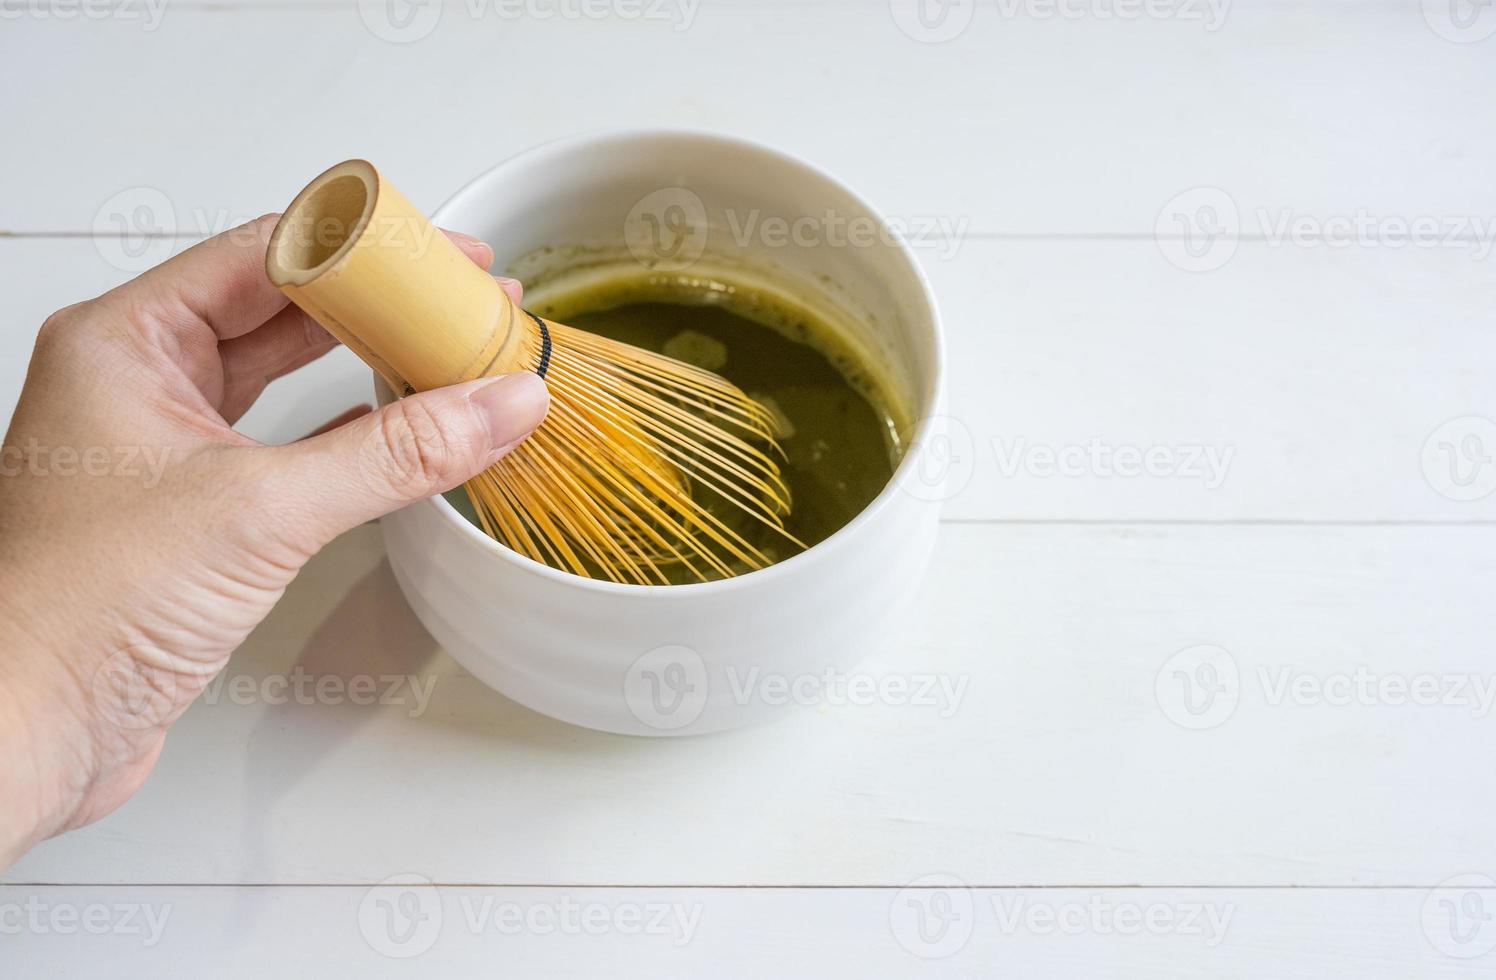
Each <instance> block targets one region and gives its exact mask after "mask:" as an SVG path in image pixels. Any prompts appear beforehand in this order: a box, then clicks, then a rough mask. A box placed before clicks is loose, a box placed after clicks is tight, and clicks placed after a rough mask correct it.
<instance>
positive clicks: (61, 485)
mask: <svg viewBox="0 0 1496 980" xmlns="http://www.w3.org/2000/svg"><path fill="white" fill-rule="evenodd" d="M275 218H276V216H275V215H267V216H265V217H263V218H260V219H258V220H256V221H253V222H250V223H249V224H247V225H244V226H242V227H240V228H236V229H234V230H232V231H230V232H228V233H226V234H224V235H220V236H218V237H217V238H214V239H211V240H209V241H206V242H204V243H202V244H200V245H197V246H196V247H194V248H192V249H190V250H188V251H186V252H184V253H183V254H182V255H180V256H177V257H176V258H173V259H172V260H170V261H169V262H166V263H165V264H163V265H161V266H159V267H157V268H155V269H152V270H151V271H150V272H147V273H146V274H144V275H142V276H141V277H140V278H138V279H136V280H134V281H132V282H129V283H126V284H125V285H123V286H120V287H119V288H118V289H115V290H112V291H111V292H108V293H106V294H104V295H103V296H101V297H99V298H98V299H95V300H91V301H89V302H87V303H81V304H79V305H77V306H70V307H68V308H67V309H64V310H62V311H60V312H58V313H56V314H54V315H53V316H52V317H50V318H49V319H48V320H47V322H46V324H44V325H43V327H42V329H41V333H40V335H39V336H38V338H37V343H36V350H35V352H34V354H33V356H32V360H31V365H30V370H29V373H28V375H27V378H26V384H25V387H24V388H23V390H22V392H21V398H20V403H19V404H18V405H17V406H16V411H15V416H14V418H13V420H12V423H11V427H10V432H9V434H7V436H6V438H5V443H4V447H3V452H0V628H3V630H4V636H5V643H4V645H3V647H0V678H3V680H0V749H3V752H0V868H4V867H5V866H7V865H8V864H10V863H11V862H12V861H13V860H14V859H15V858H16V857H18V856H19V855H20V854H21V853H22V852H24V850H25V849H26V848H27V847H29V846H30V845H32V844H34V843H35V842H36V841H38V840H40V839H42V838H45V837H48V836H51V835H53V834H56V833H60V832H62V831H64V830H68V829H71V828H74V827H79V826H82V825H83V824H86V823H89V822H90V821H93V820H97V819H98V818H100V817H102V816H103V815H105V814H107V813H109V812H110V811H111V810H113V809H114V808H115V807H117V806H118V805H119V804H120V803H122V802H123V801H124V800H126V799H127V798H128V797H129V796H130V795H131V794H132V793H133V792H134V791H135V790H136V789H137V788H139V786H140V784H141V783H142V782H143V781H144V779H145V777H146V776H147V774H148V773H149V772H150V770H151V767H152V766H153V765H154V763H155V761H156V758H157V756H158V755H159V754H160V752H161V747H162V744H163V742H164V740H165V735H166V729H167V726H168V725H170V724H171V722H172V721H174V720H175V719H176V718H177V717H178V716H179V715H181V713H182V712H183V711H184V710H186V708H187V706H188V705H189V704H190V703H191V702H192V701H193V699H194V698H196V697H197V695H198V694H199V693H201V691H202V690H203V688H204V687H205V686H206V685H207V683H208V682H209V681H210V680H211V679H212V678H213V676H214V675H216V674H217V673H218V672H219V670H221V669H222V668H223V666H224V664H225V662H226V661H227V660H228V656H229V654H230V653H231V652H232V651H233V650H234V648H235V647H237V646H238V645H239V644H240V643H241V642H242V641H243V640H244V638H245V636H246V635H247V634H248V633H249V631H250V630H251V629H252V628H253V627H254V626H255V625H256V624H257V623H259V621H260V620H261V619H263V618H264V616H265V615H266V613H267V612H269V610H270V608H271V606H273V605H274V604H275V602H276V600H277V599H278V598H279V597H280V595H281V593H282V592H283V591H284V590H285V588H286V586H287V584H289V583H290V581H291V579H292V578H294V577H295V575H296V573H297V570H298V569H300V568H301V566H302V565H303V564H304V563H305V562H306V561H307V559H308V558H310V557H311V556H312V555H313V554H314V553H316V552H317V551H318V549H320V548H321V547H322V546H323V545H325V544H327V543H328V542H329V541H331V540H332V539H333V538H334V537H336V536H337V535H339V534H341V533H342V532H343V531H346V530H348V529H349V528H351V527H354V526H356V525H358V524H360V523H363V522H364V521H368V520H371V519H373V518H375V517H378V516H380V515H381V514H384V513H386V512H388V511H391V510H395V509H397V508H399V507H401V506H404V505H405V504H407V503H410V502H412V501H415V500H419V499H421V498H423V497H428V496H430V495H432V494H434V493H439V492H442V491H445V490H448V489H451V488H452V487H454V486H456V485H458V484H460V483H462V482H463V481H464V480H466V479H468V478H469V477H471V476H473V475H475V474H476V473H478V472H479V471H481V470H482V469H484V468H485V467H487V466H489V465H490V464H492V463H493V462H495V461H496V460H497V459H499V458H500V457H501V456H503V455H504V453H506V452H507V451H508V450H509V449H510V448H511V447H512V446H514V445H515V444H516V443H517V442H518V441H519V440H521V439H523V438H524V437H525V436H526V435H528V434H529V432H530V431H531V430H532V429H533V428H534V427H535V426H536V425H538V424H539V423H540V421H541V419H542V418H544V417H545V413H546V408H547V404H548V400H547V395H546V391H545V385H544V384H543V383H542V382H541V381H540V379H539V378H537V377H535V376H534V375H533V374H515V375H509V376H507V377H502V378H498V379H486V380H482V381H475V382H470V383H467V384H461V385H453V386H452V387H450V388H443V389H439V390H436V391H429V392H425V393H423V394H419V395H413V396H411V397H408V398H405V399H402V400H400V401H398V402H396V403H394V404H392V405H389V406H387V407H386V408H384V409H381V410H380V411H377V412H372V413H370V412H369V411H368V409H367V407H364V408H361V409H356V410H354V411H353V412H350V413H348V414H346V415H344V416H343V417H341V418H339V419H336V420H334V421H333V422H332V423H329V426H328V427H327V428H326V429H324V430H320V431H319V433H317V434H314V435H312V436H310V437H308V438H306V439H303V440H302V441H300V442H297V443H293V444H291V445H288V446H279V447H276V446H265V445H261V444H260V443H257V442H255V441H254V440H252V439H249V438H246V437H245V436H242V435H240V434H239V433H237V432H235V431H234V430H233V429H232V428H230V426H231V425H232V424H233V423H234V422H235V421H237V420H238V418H239V417H240V416H241V415H243V414H244V412H245V411H246V410H248V408H249V407H250V405H251V404H253V403H254V401H255V399H256V398H257V397H259V394H260V392H261V391H263V390H264V388H265V386H266V384H268V383H269V382H270V381H272V380H274V379H275V378H278V377H280V376H281V375H283V374H286V373H287V372H289V371H294V370H295V369H296V368H298V367H301V366H302V365H304V364H307V363H308V362H310V361H312V360H315V359H316V358H318V357H320V356H322V355H323V354H325V353H327V352H328V351H329V350H331V349H332V348H333V347H334V346H336V341H334V340H333V339H332V338H331V337H330V336H329V335H328V334H327V333H326V332H325V331H323V329H322V328H321V327H319V326H318V325H317V324H316V323H315V322H313V321H312V320H311V319H310V318H309V317H307V316H306V315H305V314H303V313H302V312H301V311H300V310H299V309H297V308H296V307H294V306H289V305H288V304H287V301H286V299H285V297H284V296H283V295H282V294H281V293H280V292H279V291H277V290H276V289H275V288H274V287H272V286H271V285H270V283H269V281H268V280H267V279H266V276H265V271H264V266H265V248H266V243H267V241H268V240H269V237H270V231H271V229H272V228H273V227H274V224H275ZM451 237H452V238H453V240H454V241H456V242H457V244H458V246H459V247H461V248H462V250H463V251H464V252H465V253H466V254H467V255H468V256H469V257H470V258H472V259H473V261H474V262H476V263H478V264H479V265H480V266H484V267H487V265H488V264H489V263H490V262H491V261H492V259H493V254H492V252H491V251H490V249H489V248H488V246H486V245H484V244H482V243H481V242H478V241H476V240H474V239H469V238H466V237H465V236H458V235H452V236H451ZM501 283H503V284H504V287H505V289H506V290H508V291H510V294H511V295H512V296H514V298H515V299H516V301H517V300H518V299H519V284H518V283H515V282H512V281H509V280H501Z"/></svg>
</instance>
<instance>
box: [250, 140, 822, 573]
mask: <svg viewBox="0 0 1496 980" xmlns="http://www.w3.org/2000/svg"><path fill="white" fill-rule="evenodd" d="M266 269H267V271H268V273H269V275H270V281H271V282H273V283H275V285H276V286H278V287H280V288H281V289H282V290H283V291H284V292H285V293H286V295H288V296H289V297H290V298H291V299H292V301H294V302H295V303H296V304H297V305H298V306H300V307H301V308H302V309H304V310H306V311H307V313H309V314H310V315H311V316H312V317H314V318H315V319H316V320H317V322H319V323H321V324H322V325H323V326H324V327H326V328H327V330H328V331H329V332H331V333H332V334H333V335H334V336H336V337H337V338H338V339H339V340H341V341H342V342H343V343H344V344H345V345H347V346H348V347H349V348H350V349H351V350H353V351H354V352H355V353H356V354H358V356H359V357H361V358H362V359H363V360H364V361H366V362H367V363H368V364H369V365H370V366H371V367H373V368H374V369H375V370H376V371H378V372H379V374H380V375H381V376H382V377H384V379H385V380H386V381H387V382H388V383H389V385H390V387H391V388H392V389H393V390H394V391H395V392H396V393H397V394H401V395H404V394H409V393H411V392H414V391H424V390H426V389H428V388H434V387H439V386H442V385H448V384H455V383H457V382H461V381H470V380H473V379H476V378H480V377H485V376H489V375H496V374H507V373H510V372H515V371H536V372H538V373H539V374H541V376H542V377H544V378H545V379H546V382H547V385H548V387H549V388H550V392H551V409H550V414H549V416H548V417H547V418H546V420H545V422H543V423H542V424H541V426H540V428H539V429H537V430H536V431H535V432H534V434H532V435H531V436H530V437H529V438H528V439H527V440H525V441H524V442H523V443H521V444H520V445H519V446H518V447H517V448H516V449H514V450H513V451H512V452H510V453H509V454H508V455H507V456H505V457H504V459H502V460H500V461H499V462H498V463H497V464H495V465H494V466H492V467H490V468H489V469H487V470H485V471H484V472H483V473H481V474H479V475H478V476H477V477H475V478H474V479H472V480H471V481H469V482H468V483H467V485H466V490H467V493H468V496H469V498H470V499H471V500H472V502H473V507H474V509H475V510H476V511H477V514H478V520H479V522H480V523H481V524H482V526H483V529H484V530H485V531H487V532H488V534H489V535H491V536H492V537H494V538H495V539H497V540H499V541H501V542H503V543H504V544H506V545H508V546H509V547H510V548H512V549H514V550H515V551H517V552H519V553H520V554H522V555H526V556H528V557H530V558H533V559H535V560H536V561H540V562H544V563H546V564H549V565H552V566H554V567H556V568H561V569H564V570H567V571H570V572H574V573H576V574H578V575H585V576H588V577H591V578H603V579H609V580H611V581H615V582H635V583H640V584H648V583H656V582H657V583H664V582H666V581H668V577H667V574H666V572H667V569H668V568H670V567H671V566H679V567H683V568H684V569H686V570H687V572H688V574H689V575H691V576H693V577H695V578H697V579H700V580H703V581H704V580H706V579H708V578H711V577H714V576H730V575H733V574H735V573H737V572H740V571H747V570H751V569H755V568H761V567H763V566H765V565H767V564H769V561H770V559H769V558H768V557H767V556H765V555H764V554H763V553H762V552H761V551H760V550H759V549H758V548H756V547H754V546H753V545H752V544H750V543H749V542H748V540H747V539H746V538H745V537H744V536H743V534H742V533H741V532H739V531H737V530H734V528H733V527H732V526H730V525H729V524H728V523H727V522H726V521H724V520H723V519H722V516H721V515H719V514H718V513H714V512H713V510H710V509H708V507H707V506H706V505H705V504H704V502H703V501H704V500H713V499H714V500H716V501H718V509H721V508H723V507H725V508H727V510H729V511H741V512H742V513H744V514H746V515H748V516H749V517H750V518H752V520H753V521H756V522H760V523H762V524H765V525H768V526H769V527H771V528H773V529H775V530H776V531H777V532H778V533H779V534H780V535H782V536H783V537H784V539H785V540H787V541H789V542H791V543H793V544H796V545H799V542H798V541H796V540H795V539H794V537H792V536H791V535H790V534H789V533H788V532H787V531H786V530H785V528H784V521H783V517H784V515H785V514H787V513H788V512H789V507H790V497H789V491H788V488H787V487H786V486H785V483H784V480H783V478H782V477H781V476H780V473H779V468H778V466H777V465H776V464H775V462H774V459H773V458H772V457H771V455H770V453H777V452H779V449H778V445H777V444H776V443H775V441H774V436H775V434H776V428H777V427H776V424H775V421H774V418H773V416H772V415H771V414H770V413H769V412H768V411H767V410H765V409H764V408H763V406H761V405H759V404H758V403H757V402H755V401H753V400H752V399H750V398H749V397H748V396H747V395H746V394H744V393H743V392H742V391H741V390H739V389H738V388H737V387H735V386H734V385H732V384H730V383H729V382H727V381H725V380H724V379H722V378H720V377H718V376H717V375H715V374H712V373H710V372H708V371H704V370H701V369H700V368H697V367H693V366H692V365H689V364H685V363H683V362H681V361H677V360H674V359H672V358H668V357H664V356H661V355H658V354H653V353H650V352H648V351H644V350H640V349H639V348H636V347H631V346H629V345H627V344H621V343H617V342H615V341H612V340H608V339H606V338H603V337H599V336H596V335H594V334H589V333H587V332H585V331H582V330H577V329H574V328H572V327H567V326H563V325H561V324H558V323H552V322H550V321H548V320H542V319H541V318H539V317H536V316H534V315H533V314H530V313H527V312H526V311H524V310H522V309H520V308H519V307H518V306H516V305H515V304H514V303H513V302H512V301H511V300H510V299H509V297H508V296H507V295H506V294H505V293H504V291H503V290H502V289H500V288H499V286H498V284H497V283H495V282H494V280H493V279H492V278H491V277H490V276H489V275H488V274H487V273H485V272H484V271H483V270H481V269H479V268H478V267H477V266H475V265H474V264H473V263H472V262H471V261H469V260H468V258H467V257H466V256H464V255H463V254H462V253H461V252H460V251H459V250H458V249H457V247H456V246H455V245H453V244H452V243H451V242H450V241H449V240H448V239H447V237H446V236H445V235H443V234H441V233H440V232H438V231H436V230H435V229H434V228H433V227H432V226H431V224H430V222H428V221H427V220H426V218H425V216H424V215H422V214H421V213H420V212H419V211H417V210H416V209H415V207H414V206H413V205H411V203H410V202H409V201H407V200H406V199H405V197H404V196H403V195H401V194H400V192H399V191H397V190H396V189H395V188H394V187H392V186H391V185H390V184H389V182H388V181H386V180H384V179H383V177H381V175H380V174H379V172H378V171H377V170H375V168H374V167H373V166H372V165H371V164H369V163H367V162H365V161H363V160H349V161H347V162H345V163H340V164H338V165H337V166H335V167H333V168H331V169H330V170H328V171H326V172H325V173H323V174H322V175H321V176H319V177H318V178H317V179H316V180H314V181H312V182H311V183H310V184H309V185H307V187H306V189H304V190H303V191H302V192H301V193H300V194H298V195H297V197H296V199H295V200H294V201H292V202H291V205H290V207H288V208H287V209H286V211H285V214H284V215H282V217H281V220H280V222H279V224H277V225H276V228H275V231H274V233H273V234H272V236H271V239H270V249H269V252H268V254H267V256H266ZM703 491H704V492H703Z"/></svg>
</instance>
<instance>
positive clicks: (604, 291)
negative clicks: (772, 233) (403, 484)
mask: <svg viewBox="0 0 1496 980" xmlns="http://www.w3.org/2000/svg"><path fill="white" fill-rule="evenodd" d="M749 296H750V294H749V293H748V291H746V290H745V291H742V292H741V293H740V292H739V290H737V289H736V288H735V287H734V286H732V285H731V284H728V283H724V282H720V281H716V280H705V279H701V278H696V277H691V278H662V277H659V276H652V275H649V274H645V273H641V274H639V275H637V276H634V277H627V276H624V277H615V278H611V279H606V280H604V281H601V282H598V281H592V282H589V283H587V284H586V285H578V286H576V287H574V288H571V289H566V288H542V289H538V290H536V291H535V293H534V295H533V296H531V297H527V303H526V306H527V307H528V308H529V309H531V310H532V311H533V312H535V313H537V314H539V315H541V316H544V317H546V318H548V319H552V320H555V321H558V322H561V323H567V324H570V325H571V326H574V327H578V328H580V329H582V330H587V331H590V332H592V333H595V334H599V335H601V336H604V337H608V338H611V339H614V340H618V341H622V342H624V343H627V344H632V345H634V346H636V347H642V348H645V349H646V350H651V351H655V352H658V353H662V354H665V355H667V356H669V357H674V358H677V359H679V360H682V361H686V362H687V363H690V364H694V365H696V366H698V367H701V368H704V369H706V370H708V371H712V372H715V373H717V374H720V375H721V376H723V377H724V378H726V379H727V380H729V381H731V382H733V383H734V384H736V385H737V386H738V387H739V388H741V389H743V391H745V392H747V393H748V395H749V396H750V397H752V398H753V399H755V400H756V401H758V402H759V403H761V404H762V405H763V406H764V407H765V408H767V409H768V410H769V411H770V412H771V413H772V414H774V415H775V416H776V417H777V419H778V421H779V425H780V434H779V445H780V447H781V448H782V449H783V450H784V454H785V458H784V459H783V460H782V461H781V463H780V465H781V469H782V472H783V475H784V479H785V482H786V483H787V484H788V486H789V491H790V503H791V509H790V513H789V514H788V515H787V516H786V517H785V530H787V531H788V532H789V533H790V534H792V535H794V537H796V538H798V539H799V540H800V541H802V542H803V543H804V544H805V545H806V546H807V547H809V546H811V545H814V544H816V543H817V542H819V541H822V540H825V539H826V538H827V537H829V536H830V535H831V534H832V533H834V532H835V531H837V530H838V529H840V528H841V527H843V526H845V525H846V524H847V523H848V522H849V521H851V520H852V518H854V517H856V516H857V514H858V513H860V512H861V511H862V509H863V508H864V507H866V506H867V505H868V504H869V503H870V502H871V501H872V500H873V498H874V497H876V496H877V495H878V494H879V493H880V492H881V491H882V490H883V488H884V486H886V485H887V483H888V480H889V477H890V476H891V475H892V473H893V468H894V465H895V463H896V462H897V456H898V453H899V450H900V446H899V444H898V426H897V425H896V424H895V422H894V420H893V419H892V417H891V415H890V413H889V412H888V411H887V410H885V409H884V408H883V407H882V406H883V405H885V404H887V402H886V401H885V399H884V398H883V397H882V396H881V393H880V391H879V385H878V383H877V381H876V380H875V377H874V373H873V372H872V371H870V370H868V368H867V366H866V365H861V364H856V363H853V362H852V359H851V357H849V356H848V355H847V354H846V353H845V347H844V345H840V344H838V343H837V342H836V338H835V337H834V336H833V335H832V333H831V328H830V327H828V326H826V325H825V324H824V323H821V322H819V321H818V319H817V318H816V317H814V316H813V315H811V314H809V313H808V312H807V311H804V310H801V309H791V308H788V307H786V306H784V305H780V304H770V303H767V302H765V301H764V299H763V297H762V296H761V295H760V294H757V293H753V294H751V296H752V299H751V301H750V299H749ZM448 499H449V500H450V501H451V502H452V503H453V504H454V505H456V506H457V507H458V509H459V510H460V511H461V512H462V513H463V514H464V515H466V516H467V517H468V518H469V519H470V520H471V519H472V510H471V508H470V506H469V504H468V501H467V499H466V494H465V493H464V492H463V491H462V490H460V489H459V490H456V491H453V492H452V493H451V494H449V495H448ZM701 502H702V503H703V504H705V505H706V506H708V508H709V509H711V510H712V512H713V513H714V514H717V515H718V516H719V517H721V518H722V519H723V520H725V521H727V522H728V523H730V524H731V525H732V526H733V528H734V530H737V531H738V532H739V533H741V534H743V535H744V537H745V538H747V540H748V541H749V542H750V543H751V544H753V545H754V546H755V547H757V548H758V549H759V550H761V551H762V552H763V553H764V554H765V555H767V556H768V557H770V558H771V559H773V560H775V561H779V560H782V559H784V558H788V557H791V556H792V555H794V554H796V553H797V552H798V551H799V549H798V548H796V547H795V545H794V544H792V543H791V542H789V541H787V540H785V538H784V537H783V536H782V535H780V534H779V533H777V532H776V531H774V530H773V529H772V528H769V527H766V526H764V525H762V524H759V523H758V522H756V521H753V520H752V519H751V518H748V517H746V515H744V514H743V513H741V512H739V511H735V510H733V509H732V508H727V507H723V508H720V509H719V508H718V507H717V506H713V502H712V501H710V500H702V501H701ZM679 571H680V572H681V574H680V575H676V574H673V573H671V574H670V579H671V581H672V582H688V581H695V580H696V579H695V578H694V577H693V576H690V575H689V574H688V573H686V572H685V570H684V569H680V570H679Z"/></svg>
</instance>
